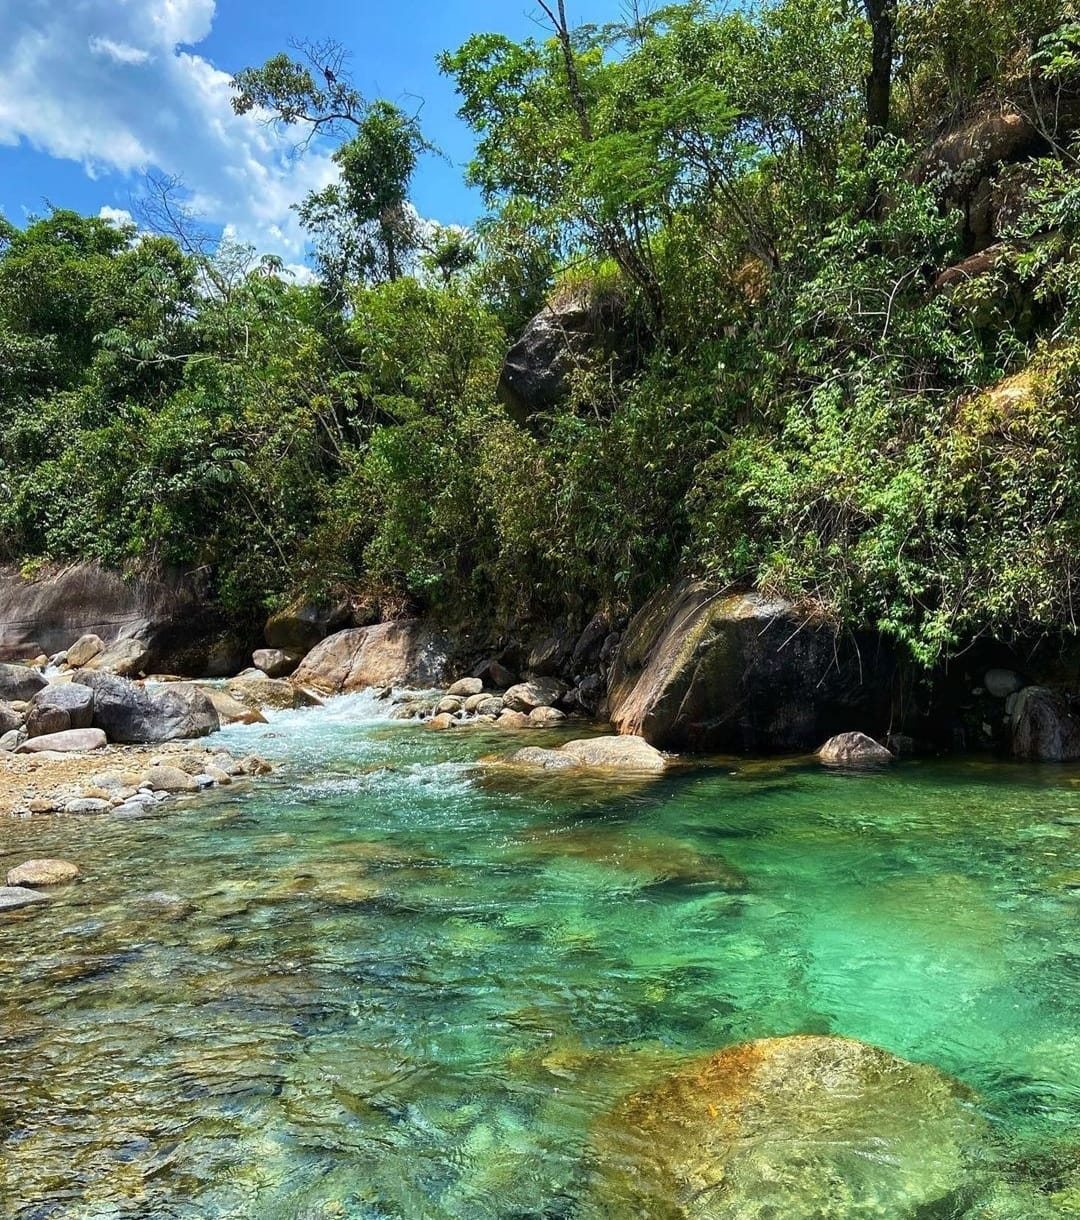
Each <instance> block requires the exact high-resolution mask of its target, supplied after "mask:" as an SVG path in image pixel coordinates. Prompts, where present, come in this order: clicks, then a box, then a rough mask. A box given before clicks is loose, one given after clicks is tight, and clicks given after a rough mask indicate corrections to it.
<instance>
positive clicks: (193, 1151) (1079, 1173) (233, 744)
mask: <svg viewBox="0 0 1080 1220" xmlns="http://www.w3.org/2000/svg"><path fill="white" fill-rule="evenodd" d="M385 709H386V705H385V704H376V703H375V701H374V700H373V699H371V698H370V697H368V696H350V697H346V698H343V699H340V700H335V701H333V703H332V704H331V705H329V706H328V707H327V708H325V709H318V710H314V711H303V712H290V713H281V714H278V715H277V716H276V718H275V719H274V720H273V722H272V723H271V724H270V725H269V726H265V725H261V726H250V727H242V728H240V727H238V728H233V729H229V730H226V731H225V732H224V733H223V734H221V736H220V738H219V739H218V740H220V741H221V743H222V744H223V745H225V746H227V747H229V748H232V749H237V750H242V751H244V752H247V751H250V750H255V751H257V752H259V753H261V754H262V755H264V756H265V757H268V758H271V759H273V760H274V761H275V762H280V763H281V766H280V768H279V769H278V771H277V772H276V773H275V774H274V775H273V776H272V777H270V778H268V779H266V780H260V781H258V782H256V783H252V784H250V785H248V786H246V787H243V788H241V787H239V786H237V787H234V788H232V789H224V790H221V791H219V792H217V793H215V794H213V795H211V796H207V797H201V798H199V799H197V800H193V801H191V802H190V803H188V804H183V803H181V802H170V803H169V804H167V805H166V806H165V807H164V809H163V810H161V811H160V812H161V813H162V814H163V816H161V817H157V818H153V819H148V820H144V821H135V822H132V821H121V820H114V819H111V818H83V819H80V818H74V817H69V818H64V817H55V818H35V819H30V820H12V819H9V820H6V821H5V822H3V823H2V824H0V872H2V871H4V870H6V869H7V868H9V867H11V866H12V865H13V864H17V863H19V862H20V861H21V860H23V859H26V858H28V857H32V856H49V855H58V856H62V857H64V858H67V859H70V860H73V861H75V862H76V863H77V864H78V865H79V866H80V868H81V869H82V878H81V880H80V882H79V883H78V884H77V885H75V886H71V887H67V888H65V889H64V890H58V891H54V892H53V897H52V901H51V902H50V903H49V904H48V905H46V904H42V905H41V906H39V907H35V908H29V909H27V910H25V911H21V912H17V913H14V914H10V915H7V916H4V917H3V920H2V922H0V1215H3V1216H4V1217H18V1218H19V1220H29V1218H31V1217H33V1218H39V1217H40V1218H45V1217H87V1218H95V1220H96V1218H98V1217H121V1216H123V1217H127V1216H139V1217H154V1218H157V1217H163V1218H168V1217H207V1218H212V1220H218V1218H222V1217H258V1218H267V1220H278V1218H280V1220H286V1218H291V1217H306V1218H310V1220H324V1218H325V1220H329V1218H330V1217H349V1218H362V1220H384V1218H390V1217H393V1218H395V1220H398V1218H400V1220H427V1218H430V1220H525V1218H526V1217H528V1218H531V1220H555V1218H563V1217H573V1216H574V1213H575V1202H576V1193H575V1192H576V1189H577V1187H576V1182H577V1174H578V1167H579V1162H580V1160H581V1154H582V1148H583V1146H584V1145H585V1143H586V1141H587V1139H588V1134H589V1130H590V1126H591V1124H593V1123H594V1122H595V1120H596V1118H597V1116H598V1115H600V1114H601V1113H602V1112H604V1111H605V1110H608V1109H609V1108H610V1107H611V1106H612V1104H613V1102H614V1101H615V1100H616V1099H617V1098H618V1097H620V1096H621V1095H623V1094H625V1093H626V1092H627V1091H628V1090H631V1089H633V1088H635V1087H639V1086H641V1085H642V1084H644V1083H646V1082H649V1081H652V1080H655V1079H657V1078H658V1076H660V1075H663V1074H664V1073H666V1072H669V1071H670V1070H672V1068H673V1067H674V1066H676V1065H678V1064H679V1063H681V1062H683V1061H685V1059H686V1058H687V1057H689V1056H693V1055H701V1054H706V1053H709V1052H711V1051H714V1050H716V1049H718V1048H720V1047H723V1046H727V1045H729V1044H731V1043H734V1042H739V1041H742V1040H745V1039H749V1038H756V1037H761V1036H766V1035H780V1034H789V1033H833V1034H843V1035H847V1036H851V1037H854V1038H859V1039H863V1040H865V1041H868V1042H872V1043H875V1044H878V1045H880V1046H882V1047H885V1048H887V1049H888V1050H890V1051H892V1052H894V1053H896V1054H898V1055H901V1056H903V1057H905V1058H909V1059H914V1060H919V1061H922V1062H926V1063H929V1064H932V1065H933V1066H935V1067H937V1068H939V1069H941V1070H942V1071H944V1072H947V1073H950V1074H952V1075H954V1076H956V1077H958V1078H959V1079H960V1080H962V1081H963V1082H964V1083H965V1084H967V1085H969V1086H971V1088H972V1089H973V1090H975V1093H976V1094H977V1096H978V1097H979V1099H980V1101H979V1105H980V1107H981V1109H982V1111H983V1112H984V1113H985V1115H986V1116H987V1118H988V1120H989V1122H990V1124H991V1126H992V1130H993V1133H994V1147H995V1149H996V1152H995V1155H996V1156H997V1157H999V1158H1000V1165H1001V1172H1002V1173H1003V1174H1005V1175H1007V1176H1009V1179H1010V1180H1011V1181H1022V1182H1024V1183H1026V1184H1028V1185H1030V1186H1031V1187H1032V1189H1034V1190H1035V1191H1036V1192H1037V1195H1038V1197H1039V1198H1040V1199H1045V1200H1047V1202H1048V1206H1052V1207H1053V1211H1052V1212H1051V1213H1050V1214H1052V1215H1058V1214H1060V1215H1062V1216H1077V1215H1080V859H1078V855H1080V853H1078V851H1077V848H1078V845H1080V769H1073V770H1069V769H1066V768H1021V767H1016V766H1005V765H997V764H992V763H988V762H981V761H967V762H951V763H948V764H943V763H923V762H911V763H906V764H904V765H902V766H899V767H897V768H895V769H894V770H892V771H890V772H887V773H878V774H854V775H853V774H844V773H836V772H829V771H827V770H824V769H822V768H819V767H815V766H811V765H800V764H798V763H786V764H785V763H783V762H779V763H778V762H747V761H745V760H743V761H736V760H728V761H727V762H726V763H725V762H724V761H723V760H713V765H710V766H708V767H705V766H700V767H694V768H686V769H685V770H684V769H679V770H675V771H672V772H669V773H668V774H667V775H665V776H664V777H662V778H660V779H656V780H644V779H638V780H622V781H618V780H612V779H603V780H598V779H595V778H593V779H588V778H582V777H573V778H568V777H567V776H566V775H565V773H564V774H561V775H557V776H532V775H518V774H515V773H512V772H510V771H508V770H502V769H498V768H494V769H493V768H483V767H477V766H476V765H475V761H476V759H477V758H479V757H480V756H482V755H485V754H490V753H492V752H500V753H505V752H506V751H507V749H508V738H507V736H506V735H505V734H495V733H492V732H484V731H477V730H462V731H459V732H453V733H432V732H428V731H425V730H422V729H419V728H417V727H416V726H409V725H403V724H400V723H392V722H388V721H385V720H382V719H380V717H381V715H382V714H383V712H384V711H385ZM557 739H558V737H557V735H552V734H530V736H529V743H530V744H532V743H534V742H538V741H541V742H545V743H550V742H553V741H556V740H557ZM517 740H518V739H517V738H513V739H512V740H511V741H510V745H516V744H517ZM1070 1209H1074V1210H1070ZM950 1214H951V1213H950ZM966 1214H967V1213H965V1215H966ZM998 1214H999V1213H997V1212H993V1211H987V1210H979V1211H978V1212H972V1213H971V1215H972V1216H973V1217H974V1216H978V1217H991V1216H997V1215H998ZM1002 1214H1003V1213H1002ZM1040 1214H1041V1213H1040ZM799 1215H800V1213H798V1211H797V1208H793V1210H792V1211H791V1213H790V1218H789V1217H788V1216H784V1217H779V1218H778V1220H795V1218H796V1217H798V1216H799ZM936 1216H937V1213H935V1220H936ZM885 1220H888V1217H886V1218H885ZM1010 1220H1013V1217H1012V1216H1010ZM1016 1220H1025V1217H1024V1216H1023V1215H1020V1216H1018V1217H1016Z"/></svg>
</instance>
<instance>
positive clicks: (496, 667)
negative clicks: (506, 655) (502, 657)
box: [473, 657, 517, 690]
mask: <svg viewBox="0 0 1080 1220" xmlns="http://www.w3.org/2000/svg"><path fill="white" fill-rule="evenodd" d="M473 677H475V678H480V679H481V680H482V681H483V682H484V684H485V685H486V686H490V687H492V688H494V689H495V690H506V689H507V688H508V687H510V686H513V685H514V683H515V682H516V681H517V677H516V675H515V674H514V671H513V670H512V669H509V668H508V667H507V666H506V665H504V664H503V663H502V662H501V661H499V660H497V659H496V658H494V657H489V658H488V659H487V660H486V661H481V662H480V664H479V665H478V666H477V667H476V668H475V669H474V670H473Z"/></svg>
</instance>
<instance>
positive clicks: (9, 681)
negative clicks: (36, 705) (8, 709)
mask: <svg viewBox="0 0 1080 1220" xmlns="http://www.w3.org/2000/svg"><path fill="white" fill-rule="evenodd" d="M45 686H48V682H47V680H46V679H45V677H44V675H42V674H41V673H39V672H38V670H36V669H32V668H31V667H30V666H29V665H0V699H3V700H4V701H5V702H8V703H13V702H18V701H20V700H29V699H32V698H33V697H34V696H35V695H36V694H37V693H38V691H39V690H41V689H42V688H43V687H45Z"/></svg>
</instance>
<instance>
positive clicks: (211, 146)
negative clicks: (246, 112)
mask: <svg viewBox="0 0 1080 1220" xmlns="http://www.w3.org/2000/svg"><path fill="white" fill-rule="evenodd" d="M568 9H569V13H570V16H571V19H572V20H574V21H575V22H584V21H596V22H602V21H610V20H614V19H616V18H618V16H619V14H620V3H619V0H570V4H569V5H568ZM539 15H540V10H539V6H538V5H536V4H535V3H534V2H532V0H502V2H500V3H480V2H479V0H443V2H442V3H430V2H425V0H396V2H392V3H386V2H385V0H383V2H378V3H377V2H376V0H306V2H305V3H304V4H297V3H295V2H287V0H0V211H2V212H3V213H4V215H6V216H7V217H8V218H9V219H11V220H13V221H15V222H16V223H21V222H22V221H23V220H24V219H25V217H26V215H27V214H28V212H35V211H36V212H40V211H42V210H43V209H44V207H45V201H46V200H47V201H48V202H50V203H52V204H55V205H56V206H58V207H71V208H75V209H77V210H79V211H82V212H90V213H97V212H99V211H100V210H101V209H103V208H104V209H115V210H116V211H118V212H119V211H124V210H127V209H130V207H131V206H132V198H133V196H136V195H137V194H138V192H139V190H140V186H141V184H142V182H143V181H144V177H145V173H146V171H147V170H155V171H162V172H166V173H169V174H175V175H178V176H179V177H180V178H182V179H183V181H184V183H185V185H186V186H187V188H188V189H189V191H190V192H191V193H192V196H193V199H194V203H195V206H196V208H197V209H198V211H199V212H200V213H201V215H203V216H204V217H205V218H206V220H207V222H209V223H212V224H215V225H220V226H229V227H230V231H231V232H233V233H235V234H236V235H237V236H238V237H239V238H241V239H242V240H246V241H251V242H253V243H254V244H256V245H257V246H258V247H259V248H260V250H264V251H269V252H273V253H276V254H280V255H282V256H283V257H284V258H285V259H286V262H289V263H295V264H299V263H302V262H303V261H304V257H305V253H304V238H303V234H302V233H301V231H300V229H299V226H298V225H297V223H296V218H295V216H294V215H293V213H292V212H291V211H290V208H289V205H290V204H292V203H294V202H296V201H297V200H299V199H300V198H302V197H303V195H304V194H306V192H307V191H308V190H310V189H313V188H316V187H319V186H322V185H324V184H325V182H326V181H328V180H329V176H330V175H331V174H332V172H333V167H332V165H331V164H330V162H329V160H328V156H327V150H325V149H323V150H318V149H313V150H311V151H309V152H308V153H307V154H305V155H304V156H303V157H301V158H299V159H296V158H291V157H289V156H288V151H289V149H290V147H291V144H292V141H290V140H289V139H287V138H285V137H281V136H278V135H277V134H276V133H274V132H273V131H272V130H269V129H267V128H266V127H265V126H263V125H261V124H259V123H258V122H257V121H255V119H254V118H253V117H250V116H249V117H246V118H243V119H240V118H237V117H236V116H234V115H233V114H232V113H231V110H230V108H229V89H228V80H229V77H230V76H231V75H232V73H234V72H235V71H236V70H237V69H239V68H241V67H244V66H247V65H249V64H255V63H261V62H262V61H263V60H264V59H266V58H267V57H268V56H269V55H272V54H274V53H275V52H277V51H279V50H284V49H286V47H287V43H288V41H289V39H290V38H294V37H301V38H305V37H310V38H313V39H318V38H323V37H328V36H332V37H335V38H337V39H339V40H340V41H341V42H342V43H343V44H345V45H346V46H347V47H348V48H349V49H350V51H351V54H352V61H351V65H352V70H353V74H354V77H355V79H356V83H357V84H358V86H359V87H360V88H361V90H362V91H364V92H365V93H366V94H367V95H368V96H371V97H376V96H381V97H388V98H390V99H391V100H394V101H398V102H400V103H402V104H403V105H409V106H412V105H414V104H416V103H414V100H413V99H423V102H424V105H423V110H422V115H421V121H422V124H423V127H424V131H425V134H426V135H427V136H428V138H429V139H431V140H432V141H433V142H434V143H435V144H437V145H438V146H439V147H440V148H442V149H443V151H444V152H445V154H446V157H447V158H448V160H442V159H439V158H435V157H428V158H426V159H425V162H424V164H423V165H422V166H421V168H420V171H419V173H418V175H417V180H416V186H415V191H414V198H415V202H416V205H417V208H418V210H419V211H420V213H421V215H423V216H425V217H428V218H431V219H434V220H438V221H440V222H441V223H444V224H469V223H471V222H472V221H474V220H475V219H476V217H477V215H478V213H479V212H480V209H481V205H480V201H479V199H478V198H476V196H475V195H474V194H472V193H471V192H470V191H469V190H468V189H467V188H466V187H465V185H464V183H463V181H462V176H463V171H464V165H465V162H466V161H467V160H468V158H469V155H470V151H471V137H470V133H469V131H468V129H467V128H465V127H464V125H463V124H462V123H461V122H460V120H459V119H458V118H457V117H456V113H455V112H456V110H457V101H456V98H455V95H454V92H453V88H452V86H451V83H450V82H449V81H447V80H445V79H444V78H442V77H441V76H440V75H439V73H438V71H437V69H436V67H435V56H436V55H437V54H438V52H439V51H441V50H445V49H453V48H456V47H457V46H459V45H460V44H461V43H462V42H464V41H465V39H466V38H467V37H468V36H469V35H470V34H471V33H475V32H479V31H486V30H498V31H501V32H503V33H507V34H509V35H511V36H512V37H524V36H526V35H528V34H530V33H532V34H536V33H538V32H540V27H539V26H538V25H537V17H538V16H539ZM107 214H108V213H107Z"/></svg>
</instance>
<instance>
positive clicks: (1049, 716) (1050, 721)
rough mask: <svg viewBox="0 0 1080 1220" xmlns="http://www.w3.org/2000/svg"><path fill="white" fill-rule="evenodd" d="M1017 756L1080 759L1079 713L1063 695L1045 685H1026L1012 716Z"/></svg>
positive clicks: (1036, 759) (1045, 759) (1043, 759)
mask: <svg viewBox="0 0 1080 1220" xmlns="http://www.w3.org/2000/svg"><path fill="white" fill-rule="evenodd" d="M1009 728H1010V734H1011V739H1012V753H1013V757H1014V758H1019V759H1023V760H1024V761H1026V762H1073V761H1075V760H1076V759H1080V716H1077V715H1076V713H1075V712H1073V711H1072V710H1071V709H1070V708H1069V705H1068V703H1067V701H1066V700H1065V698H1064V696H1062V695H1060V694H1058V692H1057V691H1052V690H1048V689H1047V688H1046V687H1044V686H1025V687H1024V689H1023V690H1022V691H1020V693H1019V694H1018V695H1017V696H1016V702H1015V704H1014V705H1013V711H1012V716H1011V717H1010V723H1009Z"/></svg>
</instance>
